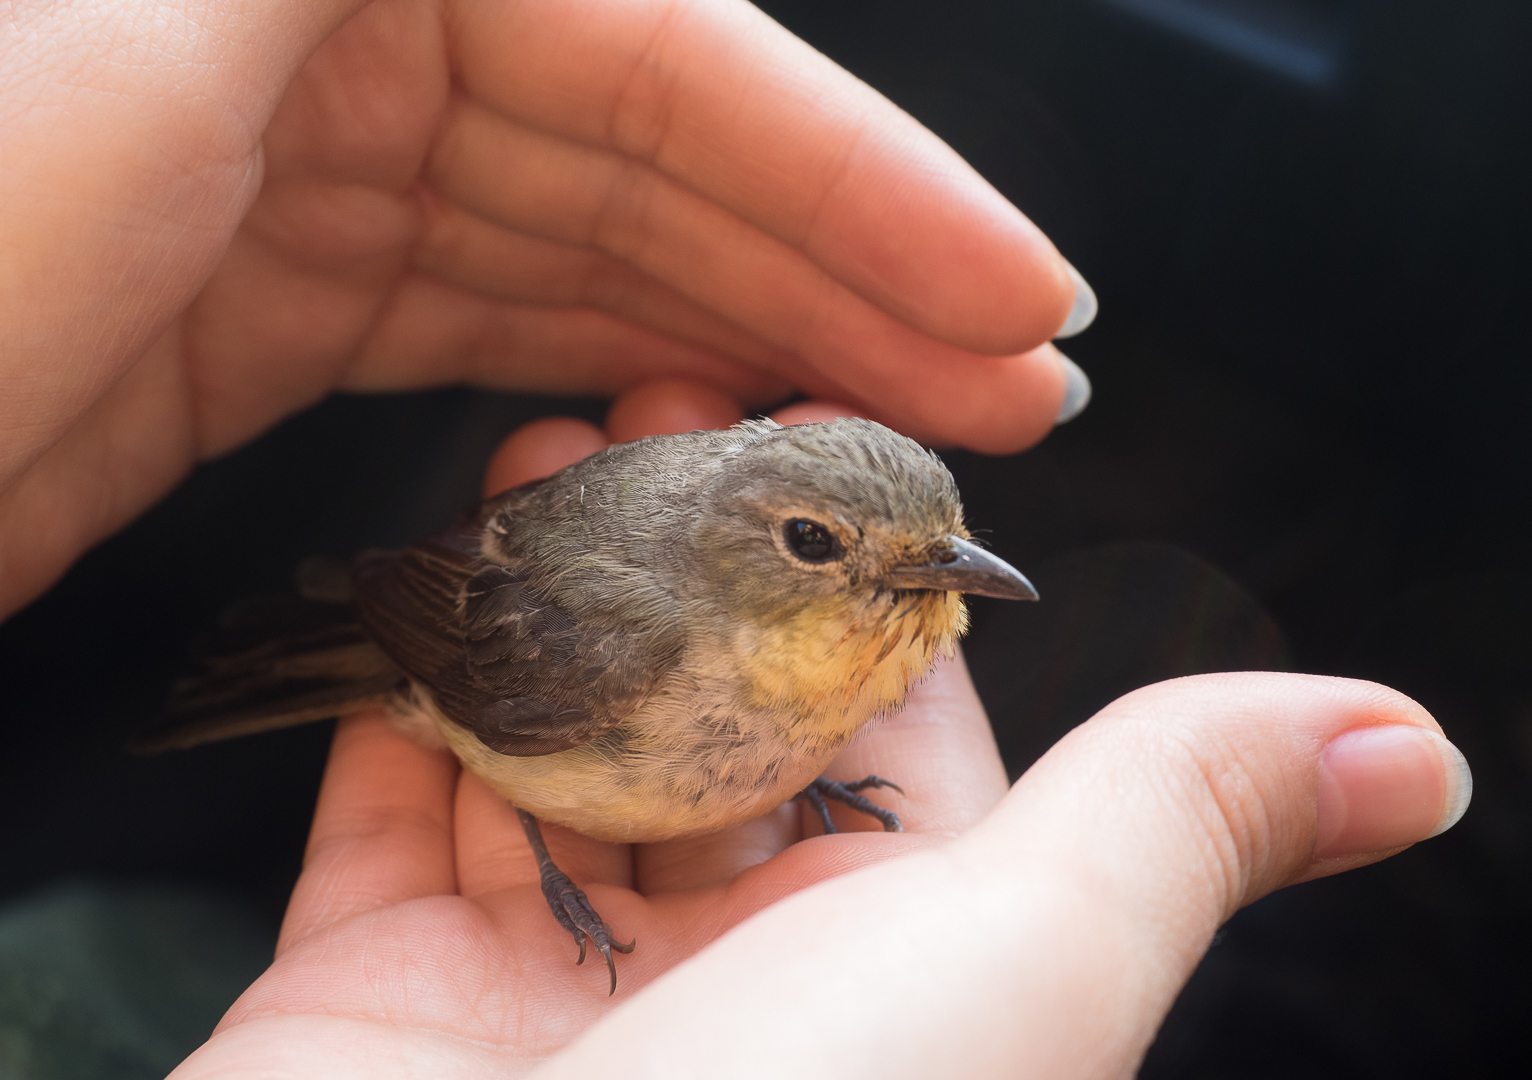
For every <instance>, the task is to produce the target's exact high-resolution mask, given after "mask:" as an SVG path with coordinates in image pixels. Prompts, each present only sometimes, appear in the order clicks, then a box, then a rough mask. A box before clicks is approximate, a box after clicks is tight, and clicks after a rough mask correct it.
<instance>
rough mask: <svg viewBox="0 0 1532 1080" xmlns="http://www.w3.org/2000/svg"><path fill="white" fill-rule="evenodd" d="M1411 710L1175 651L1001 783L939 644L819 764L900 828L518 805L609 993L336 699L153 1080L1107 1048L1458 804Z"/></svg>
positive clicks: (977, 1063)
mask: <svg viewBox="0 0 1532 1080" xmlns="http://www.w3.org/2000/svg"><path fill="white" fill-rule="evenodd" d="M829 409H830V407H829V406H824V405H813V404H811V405H808V406H803V407H799V408H798V409H795V410H793V413H792V415H789V416H786V417H784V419H799V418H806V417H811V418H823V416H824V415H825V414H826V412H828V411H829ZM736 417H737V409H736V408H735V407H733V406H732V405H731V404H730V403H729V402H728V401H727V400H726V399H721V398H719V397H718V396H716V395H714V394H712V393H710V392H708V391H704V390H697V389H691V390H681V389H678V388H675V387H652V386H651V387H646V388H643V389H641V390H638V391H635V392H634V393H632V394H630V395H627V396H626V397H625V398H624V399H622V400H620V401H619V402H618V403H617V405H616V406H614V408H613V411H612V414H611V415H610V417H609V419H608V431H607V432H606V433H604V434H603V433H602V432H600V431H597V430H596V429H594V428H592V427H591V426H590V425H586V424H582V423H580V422H577V421H542V422H539V423H538V424H536V425H529V426H528V428H526V429H523V430H522V431H521V432H518V433H517V434H516V435H513V436H512V437H511V438H510V439H509V440H507V442H506V444H505V445H504V446H503V447H502V450H501V451H500V453H499V454H498V455H497V457H496V460H495V462H494V463H493V464H492V466H491V470H490V481H489V483H488V485H487V487H488V488H489V489H491V490H496V489H499V488H503V487H505V486H507V485H509V484H513V483H517V482H521V481H525V480H527V479H530V478H532V477H533V476H535V475H538V474H540V473H543V472H546V471H548V470H549V469H552V468H556V467H557V466H559V465H561V464H564V463H565V462H567V461H568V460H572V459H574V458H576V457H578V456H581V455H583V454H585V453H589V452H591V451H593V450H595V449H599V447H600V446H601V445H603V444H604V442H605V440H606V438H607V437H608V436H610V437H614V438H624V439H626V438H632V437H637V436H638V435H641V434H644V433H647V432H649V431H661V430H677V429H686V428H692V427H696V426H709V425H712V424H719V423H727V422H730V421H731V420H733V419H735V418H736ZM1438 730H1439V729H1438V728H1437V727H1436V725H1435V723H1434V722H1433V721H1432V720H1431V719H1430V717H1429V716H1427V715H1426V714H1425V713H1424V712H1423V711H1422V710H1421V709H1420V708H1419V707H1418V706H1416V705H1415V704H1414V703H1413V702H1410V701H1408V700H1407V699H1405V698H1403V697H1401V696H1399V695H1397V694H1394V693H1393V692H1392V691H1389V690H1386V689H1385V688H1382V687H1378V686H1375V685H1371V684H1365V683H1357V682H1352V681H1348V680H1339V679H1324V678H1316V677H1309V676H1293V675H1274V674H1253V675H1227V676H1204V677H1199V678H1193V679H1182V680H1177V681H1174V682H1170V683H1163V684H1159V685H1157V686H1153V687H1149V688H1147V689H1145V690H1142V691H1139V692H1137V693H1135V694H1132V695H1129V696H1128V697H1126V698H1123V699H1121V700H1119V701H1118V702H1116V703H1114V704H1113V705H1112V706H1110V707H1108V708H1107V709H1106V710H1104V711H1103V712H1102V713H1101V714H1099V715H1098V716H1097V717H1095V718H1094V719H1092V720H1091V721H1090V722H1088V723H1087V724H1085V725H1083V726H1082V727H1081V728H1079V729H1077V730H1076V731H1075V732H1074V733H1072V734H1071V735H1070V736H1068V737H1067V738H1066V739H1064V740H1063V741H1062V742H1061V743H1060V744H1059V745H1058V746H1057V747H1055V748H1054V750H1053V751H1051V752H1050V753H1049V754H1048V755H1047V756H1045V757H1044V758H1043V759H1042V760H1041V761H1040V762H1038V763H1037V765H1035V766H1034V767H1033V768H1032V769H1031V770H1030V771H1029V772H1028V773H1027V775H1026V776H1025V777H1023V779H1022V780H1021V781H1020V782H1018V784H1017V785H1016V786H1015V787H1014V788H1013V789H1012V790H1011V791H1010V793H1009V794H1006V790H1005V789H1006V784H1005V778H1004V773H1003V770H1002V769H1001V766H1000V762H999V760H998V757H997V755H996V753H995V749H994V743H993V740H992V739H991V737H990V733H989V729H988V725H987V723H986V721H985V718H984V714H983V710H982V708H981V707H980V705H979V703H978V702H977V700H976V699H975V697H974V695H973V691H972V688H971V686H970V685H969V684H968V681H967V678H966V674H965V673H964V670H963V668H962V664H961V660H955V661H954V662H952V663H950V664H946V665H943V666H942V667H941V668H940V669H938V671H937V672H936V674H935V675H933V677H932V678H931V679H930V680H929V681H928V682H926V683H925V684H924V685H922V686H921V687H920V688H919V689H918V690H917V691H916V693H915V694H914V695H913V696H912V698H911V701H910V704H909V706H908V708H906V709H905V710H904V712H902V713H901V714H899V715H898V716H896V717H893V718H891V719H890V720H888V721H886V722H885V723H882V724H880V725H877V726H875V727H873V728H872V729H870V730H869V731H868V732H867V733H866V734H865V735H864V737H862V738H861V739H859V740H858V741H857V742H856V743H854V744H853V745H852V747H850V748H849V750H848V751H847V753H846V754H844V755H842V757H841V758H840V759H839V760H837V762H836V763H835V765H834V767H833V768H832V770H830V772H831V774H832V775H834V776H839V777H843V778H853V777H859V776H862V775H865V774H867V773H869V772H876V773H878V774H880V775H884V776H891V777H894V778H896V779H898V780H899V781H900V782H901V783H903V784H904V785H905V789H906V791H907V792H908V797H906V798H903V799H899V800H898V801H897V802H892V801H888V800H887V799H886V798H885V797H886V795H887V793H878V794H877V795H876V797H878V798H879V799H880V800H882V801H885V804H886V805H891V806H893V807H895V808H896V809H897V810H898V812H899V813H900V815H901V816H902V817H903V818H904V821H905V823H906V826H907V828H908V829H909V831H908V832H907V833H904V834H887V833H883V832H881V831H855V830H867V829H876V825H875V824H873V823H870V822H866V821H863V820H858V819H857V818H855V817H854V816H848V817H845V818H843V819H841V822H842V827H843V828H845V829H848V830H853V831H849V832H843V833H842V834H841V835H838V836H832V837H818V836H815V835H814V834H815V833H816V832H817V829H815V828H814V826H813V821H812V816H811V815H807V814H805V812H804V811H802V810H801V809H799V808H797V807H795V806H787V807H784V808H783V809H781V810H779V811H777V812H776V813H774V814H771V815H768V816H766V817H764V818H762V819H760V820H758V821H755V822H752V823H750V824H748V825H746V826H743V827H741V828H739V829H735V830H731V831H729V832H726V833H722V834H718V835H714V836H709V837H700V838H696V839H693V840H687V841H679V842H673V843H666V844H655V845H637V846H632V847H626V846H617V845H607V844H599V843H596V842H593V841H589V840H586V839H584V838H582V837H579V836H577V835H575V834H573V833H570V832H568V831H567V830H561V829H556V828H548V829H547V835H548V839H549V844H550V847H551V848H552V849H553V855H554V858H555V860H556V861H557V862H558V863H559V864H560V866H561V867H563V868H564V869H566V870H567V871H568V872H569V873H570V874H571V876H572V877H573V878H574V879H575V880H576V881H577V882H578V883H580V884H581V885H582V887H584V888H585V889H586V891H587V892H588V893H589V894H590V895H591V899H592V902H593V903H594V904H595V906H596V907H597V909H598V910H600V911H601V912H602V914H603V916H604V917H606V918H607V919H608V921H609V922H610V923H611V924H612V925H613V927H614V929H615V930H616V932H617V933H618V934H619V935H620V936H623V937H629V936H631V937H635V938H636V939H637V943H638V948H637V951H635V952H634V953H633V954H632V955H630V956H626V957H622V958H620V959H619V964H620V982H619V987H618V992H617V995H616V997H615V998H611V999H609V998H607V996H606V994H605V989H606V979H605V973H604V971H603V970H601V969H600V968H599V967H597V968H595V969H594V970H593V969H590V968H576V967H574V966H573V964H572V963H571V960H572V957H573V953H574V945H573V943H572V942H571V941H570V939H569V937H568V935H566V934H565V933H564V932H563V931H561V930H559V929H558V928H557V926H556V924H555V923H554V922H553V920H552V918H551V917H550V916H549V914H548V911H547V907H546V904H545V903H544V901H543V898H542V895H541V891H540V889H539V887H538V882H537V871H536V867H535V864H534V863H533V860H532V858H531V855H530V853H529V851H528V849H527V847H526V843H525V841H524V839H523V838H522V834H521V830H520V828H519V827H518V826H517V823H516V820H515V817H514V815H513V813H512V811H511V810H510V808H509V807H508V806H507V805H506V804H504V803H503V802H501V801H500V800H498V799H496V798H495V797H494V796H493V795H491V794H490V793H489V792H488V791H487V790H486V789H484V788H483V787H482V786H481V785H480V784H479V783H478V782H477V781H475V780H474V779H473V778H472V777H469V776H466V775H464V774H461V773H460V772H459V771H458V769H457V767H456V764H455V762H453V761H452V759H450V758H449V757H446V756H444V755H439V754H434V753H431V752H429V751H426V750H423V749H421V748H419V747H417V746H415V745H413V744H412V743H410V742H408V741H407V740H405V739H404V738H403V737H401V736H400V735H398V734H397V733H395V732H394V731H392V730H391V729H390V728H389V727H388V726H387V723H386V721H384V720H383V718H382V717H381V716H377V715H367V716H359V717H354V718H352V719H350V720H348V721H346V722H344V723H343V724H342V725H341V727H340V729H339V730H338V731H337V736H336V742H335V746H334V749H333V751H332V755H331V761H330V765H329V768H328V770H327V773H326V777H325V782H324V786H323V789H322V792H321V796H320V802H319V807H318V809H317V811H316V815H315V823H314V830H313V834H312V837H311V841H310V845H309V851H308V855H307V858H306V861H305V867H304V871H303V875H302V877H301V878H300V880H299V883H298V886H297V888H296V889H295V891H294V896H293V900H292V905H291V907H290V909H289V912H288V917H287V920H286V922H285V923H284V926H283V932H282V940H281V944H280V945H279V954H278V957H277V960H276V962H275V963H274V964H273V966H272V968H271V969H270V970H269V971H268V972H267V973H266V974H265V975H264V976H263V977H262V978H261V979H260V980H259V981H258V982H257V983H256V984H255V985H254V986H253V987H252V988H251V989H250V991H248V992H247V993H246V994H245V995H244V996H243V997H242V998H241V999H240V1001H239V1002H238V1003H236V1005H235V1006H234V1008H233V1009H231V1010H230V1012H229V1014H228V1016H227V1017H226V1018H225V1020H224V1022H223V1023H222V1024H221V1025H220V1026H219V1029H218V1031H217V1032H216V1033H215V1034H214V1036H213V1038H212V1039H211V1040H210V1041H209V1042H208V1044H207V1045H206V1046H204V1047H203V1048H202V1049H201V1050H199V1051H198V1052H197V1053H196V1054H194V1055H193V1056H192V1058H190V1059H189V1060H188V1061H187V1062H186V1063H185V1064H184V1065H183V1066H182V1068H181V1069H180V1070H179V1071H178V1072H177V1073H176V1074H175V1075H176V1077H177V1078H178V1080H188V1078H191V1077H200V1076H215V1075H224V1074H227V1073H229V1072H233V1071H238V1070H244V1071H249V1072H260V1073H262V1074H283V1073H294V1074H302V1075H315V1074H322V1075H326V1076H332V1075H333V1076H338V1077H344V1076H350V1075H356V1076H367V1077H377V1076H383V1077H387V1076H392V1075H400V1076H403V1075H411V1076H413V1075H443V1076H445V1075H480V1074H493V1075H497V1076H498V1075H504V1074H505V1073H506V1072H515V1071H525V1070H530V1069H531V1068H533V1067H534V1066H537V1065H539V1064H541V1065H542V1066H543V1068H544V1071H545V1072H547V1073H548V1074H550V1075H555V1076H556V1075H571V1076H580V1077H590V1076H594V1075H604V1074H607V1073H613V1074H616V1073H618V1072H620V1073H621V1074H622V1075H624V1076H633V1075H654V1076H664V1077H674V1076H690V1075H698V1076H701V1075H708V1076H716V1075H728V1076H735V1075H763V1076H784V1075H794V1074H795V1073H812V1074H814V1075H826V1074H829V1075H835V1074H846V1075H853V1074H855V1075H863V1074H869V1073H877V1074H878V1075H892V1076H901V1075H907V1076H912V1077H914V1076H919V1077H925V1076H931V1075H944V1076H988V1075H1032V1076H1040V1077H1049V1076H1057V1077H1078V1076H1121V1075H1125V1074H1127V1073H1129V1072H1131V1070H1132V1068H1133V1067H1134V1065H1135V1064H1136V1063H1137V1061H1138V1059H1139V1057H1140V1056H1141V1055H1142V1053H1143V1051H1144V1049H1145V1048H1146V1047H1147V1045H1148V1042H1149V1040H1150V1039H1151V1038H1152V1036H1153V1034H1154V1031H1155V1029H1156V1028H1157V1026H1158V1024H1159V1022H1160V1020H1161V1019H1162V1018H1163V1016H1164V1014H1165V1012H1166V1010H1168V1008H1169V1007H1170V1004H1171V1002H1172V1001H1173V999H1174V996H1175V994H1176V992H1177V991H1178V990H1179V988H1180V986H1181V985H1182V983H1184V981H1185V979H1186V978H1187V977H1188V976H1189V975H1190V972H1191V970H1192V968H1193V967H1194V965H1195V964H1196V961H1197V960H1198V958H1199V957H1200V956H1201V954H1202V952H1203V951H1204V950H1205V949H1206V947H1207V945H1208V942H1209V941H1210V939H1211V936H1212V934H1213V931H1214V930H1215V929H1216V927H1217V926H1218V925H1219V924H1220V923H1221V922H1222V921H1223V920H1224V919H1226V918H1227V917H1228V916H1229V915H1231V914H1232V913H1233V912H1234V911H1235V910H1236V909H1237V908H1238V907H1239V906H1241V905H1242V904H1245V903H1248V902H1250V901H1252V900H1254V899H1257V898H1258V897H1260V896H1262V895H1264V894H1265V893H1267V892H1270V891H1271V890H1273V889H1276V888H1280V887H1281V886H1283V885H1285V884H1289V883H1291V882H1294V881H1300V880H1305V879H1308V878H1313V877H1318V876H1323V875H1325V874H1329V873H1335V872H1337V871H1340V870H1344V869H1349V868H1351V867H1354V866H1360V865H1363V864H1365V863H1368V862H1372V861H1376V860H1377V859H1379V858H1383V857H1385V856H1386V855H1388V854H1392V853H1394V852H1395V851H1398V850H1400V849H1401V848H1402V847H1403V846H1405V845H1407V844H1409V843H1412V842H1414V841H1415V840H1418V839H1421V838H1424V837H1425V836H1427V835H1431V834H1433V833H1434V832H1436V831H1439V830H1440V829H1441V828H1443V827H1445V826H1446V825H1448V824H1450V823H1451V821H1453V820H1455V819H1456V815H1457V814H1460V813H1461V811H1462V808H1463V807H1464V806H1465V805H1466V800H1467V794H1468V789H1467V785H1468V783H1469V781H1468V777H1467V772H1466V767H1462V768H1460V764H1461V758H1459V757H1457V755H1456V751H1454V750H1452V749H1451V747H1450V745H1449V744H1447V743H1446V742H1445V740H1444V739H1442V738H1441V737H1440V735H1439V734H1438ZM804 836H807V837H809V838H808V839H807V840H803V841H802V842H797V841H799V840H800V838H801V837H804ZM895 856H902V857H898V858H896V857H895ZM768 906H769V910H765V909H767V908H768ZM629 999H631V1000H629Z"/></svg>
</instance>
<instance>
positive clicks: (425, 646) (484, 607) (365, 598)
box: [356, 520, 675, 757]
mask: <svg viewBox="0 0 1532 1080" xmlns="http://www.w3.org/2000/svg"><path fill="white" fill-rule="evenodd" d="M481 535H482V525H480V523H479V522H478V521H477V520H468V521H465V522H463V523H462V524H460V525H459V526H457V527H456V528H454V529H452V530H450V531H449V532H446V533H443V534H442V535H440V536H437V537H433V538H432V539H430V540H426V541H423V542H421V543H418V544H414V545H411V546H410V547H407V548H405V549H403V550H402V551H372V552H365V553H363V554H362V555H361V556H360V557H359V558H358V560H357V563H356V603H357V608H358V610H359V611H360V613H361V618H362V623H363V625H364V626H365V627H366V628H367V632H368V634H369V635H370V636H371V637H372V638H373V640H374V641H376V642H377V643H378V644H379V645H380V646H381V647H382V649H383V651H384V652H386V653H387V654H388V655H389V657H391V658H392V659H393V661H394V663H396V664H397V665H398V666H399V667H400V668H402V669H403V670H404V671H405V672H407V673H408V674H409V675H410V676H411V677H412V678H414V679H416V680H417V681H419V682H421V683H423V684H424V685H425V686H426V687H428V688H429V689H430V690H431V692H432V694H433V695H434V697H435V699H436V703H437V705H438V706H439V707H440V708H441V710H442V712H443V713H444V714H445V715H446V716H447V717H448V719H450V720H452V721H454V722H455V723H457V724H460V725H462V726H463V727H464V728H466V729H467V730H469V731H471V732H473V733H474V735H476V736H477V737H478V739H479V741H480V742H482V743H484V745H486V746H488V747H489V748H490V749H492V750H495V751H497V752H499V753H502V754H508V755H512V756H516V757H534V756H537V755H541V754H552V753H557V752H558V751H560V750H567V749H569V748H570V747H573V746H578V745H580V744H582V743H586V742H589V741H590V740H592V739H594V738H595V737H596V736H597V735H599V734H601V733H602V732H603V731H605V730H607V729H608V728H610V727H612V726H613V725H615V724H617V723H618V722H619V721H621V720H622V719H623V717H625V716H627V715H628V714H629V713H631V712H632V711H633V710H634V709H636V708H637V707H638V706H639V704H641V703H642V702H643V701H644V699H645V698H647V697H648V695H649V694H650V693H651V692H652V691H653V689H654V687H655V685H656V684H657V683H658V681H659V679H660V678H661V677H662V676H663V675H664V674H665V672H666V671H667V670H668V669H669V667H670V666H671V665H672V664H673V663H674V652H675V650H673V649H668V650H664V651H663V652H662V651H661V650H657V649H655V648H652V647H651V648H645V647H643V645H642V643H641V642H639V641H638V640H637V639H636V638H635V637H634V636H633V635H632V634H630V633H628V632H627V631H626V630H625V629H623V628H622V627H621V625H620V622H621V620H619V619H617V618H615V617H611V618H608V617H606V616H604V615H602V614H599V613H598V614H596V615H589V616H587V617H585V618H584V619H576V618H575V617H574V616H572V615H571V614H570V613H569V612H568V611H567V610H565V608H564V607H561V606H560V605H559V604H558V603H557V602H555V600H554V599H553V598H552V596H551V595H550V592H551V590H549V589H548V588H546V587H539V585H538V581H537V578H538V575H537V574H536V573H534V572H533V570H532V569H531V568H528V567H526V566H522V565H512V566H505V565H501V564H499V563H495V562H491V561H490V560H488V559H486V558H485V557H484V556H483V555H482V554H481V553H480V538H481Z"/></svg>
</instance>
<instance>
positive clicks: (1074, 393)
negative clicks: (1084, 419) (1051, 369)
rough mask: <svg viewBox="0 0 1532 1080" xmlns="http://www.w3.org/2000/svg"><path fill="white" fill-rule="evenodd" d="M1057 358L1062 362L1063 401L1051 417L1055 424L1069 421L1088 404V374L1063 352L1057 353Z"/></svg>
mask: <svg viewBox="0 0 1532 1080" xmlns="http://www.w3.org/2000/svg"><path fill="white" fill-rule="evenodd" d="M1059 359H1060V360H1061V361H1063V363H1064V403H1063V404H1062V405H1060V406H1059V414H1058V415H1057V416H1055V417H1054V418H1053V422H1054V424H1055V425H1058V424H1067V423H1069V421H1071V420H1073V419H1074V418H1075V417H1077V416H1079V415H1080V414H1081V413H1082V412H1084V411H1085V406H1087V405H1089V404H1090V376H1089V375H1087V374H1085V372H1083V371H1081V370H1080V365H1079V364H1077V363H1075V362H1074V361H1073V360H1071V359H1070V358H1069V357H1067V356H1065V355H1064V354H1063V353H1059Z"/></svg>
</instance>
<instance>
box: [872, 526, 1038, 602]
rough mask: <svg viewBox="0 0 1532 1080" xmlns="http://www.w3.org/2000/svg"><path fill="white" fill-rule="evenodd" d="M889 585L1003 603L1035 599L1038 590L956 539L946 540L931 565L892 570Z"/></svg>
mask: <svg viewBox="0 0 1532 1080" xmlns="http://www.w3.org/2000/svg"><path fill="white" fill-rule="evenodd" d="M888 584H889V586H890V587H891V588H895V589H932V590H944V591H947V592H964V593H972V594H974V595H976V596H998V597H999V598H1000V599H1002V600H1036V599H1037V590H1036V589H1034V588H1033V587H1032V583H1031V582H1030V581H1028V580H1027V579H1026V578H1025V577H1024V576H1023V575H1022V573H1021V571H1020V570H1017V569H1016V568H1015V567H1014V566H1012V565H1011V564H1010V563H1008V562H1006V561H1005V560H1004V559H997V558H995V556H993V555H991V554H990V553H989V552H987V551H985V550H984V549H983V548H981V547H979V546H978V545H977V544H971V543H969V542H968V541H967V540H963V539H960V538H959V537H956V536H949V537H947V539H946V541H945V542H943V544H942V546H941V548H940V549H939V550H938V551H937V553H936V557H935V558H933V559H932V560H931V561H930V562H923V563H915V564H914V565H912V566H899V567H895V568H894V570H893V571H892V572H891V573H890V574H889V575H888Z"/></svg>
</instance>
